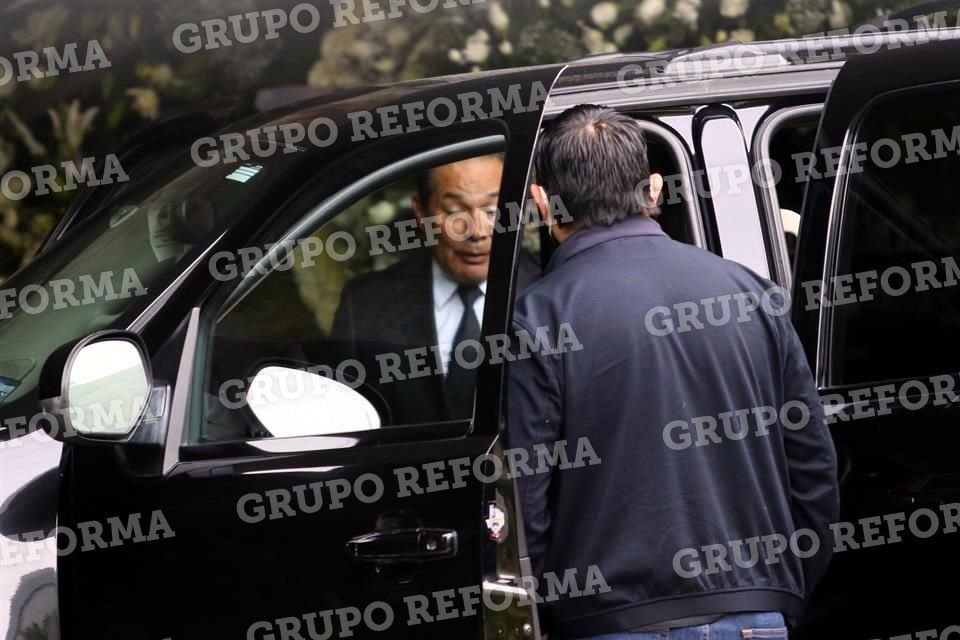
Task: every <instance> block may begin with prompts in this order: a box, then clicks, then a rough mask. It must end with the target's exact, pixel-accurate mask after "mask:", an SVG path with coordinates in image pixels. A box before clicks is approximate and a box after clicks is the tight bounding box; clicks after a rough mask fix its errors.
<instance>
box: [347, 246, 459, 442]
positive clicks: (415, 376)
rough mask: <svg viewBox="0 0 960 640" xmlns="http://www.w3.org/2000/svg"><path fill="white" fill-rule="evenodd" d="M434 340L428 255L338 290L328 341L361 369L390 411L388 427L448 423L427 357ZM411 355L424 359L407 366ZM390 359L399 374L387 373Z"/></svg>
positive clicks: (437, 376) (437, 377) (439, 383)
mask: <svg viewBox="0 0 960 640" xmlns="http://www.w3.org/2000/svg"><path fill="white" fill-rule="evenodd" d="M436 336H437V331H436V328H435V327H434V321H433V283H432V278H431V274H430V256H429V254H423V255H417V256H416V257H413V258H408V259H406V260H404V261H402V262H399V263H397V264H395V265H393V266H391V267H389V268H387V269H384V270H383V271H374V272H371V273H365V274H363V275H360V276H357V277H356V278H354V279H353V280H350V281H349V282H348V283H347V284H346V286H345V287H344V288H343V293H342V294H341V296H340V306H339V308H338V309H337V315H336V317H335V318H334V321H333V338H334V340H335V341H337V343H339V344H340V345H341V346H342V348H343V349H344V352H343V354H342V355H343V356H345V357H346V358H354V359H356V360H359V361H360V363H361V364H362V365H363V366H364V370H365V371H366V383H367V384H369V385H371V386H372V387H373V388H374V389H376V390H377V391H378V392H379V393H380V395H382V396H383V398H384V400H385V401H386V404H387V405H388V406H389V408H390V416H389V419H388V420H389V423H390V424H411V423H420V422H438V421H441V420H449V412H448V411H447V406H446V404H447V403H446V398H445V396H444V391H443V372H442V369H441V368H440V367H439V366H438V363H437V362H436V358H435V356H434V355H433V352H431V351H430V346H431V345H435V344H436V343H437V337H436ZM414 349H421V350H424V354H425V355H424V357H420V358H418V359H415V361H414V364H413V365H412V366H411V362H410V357H408V355H409V354H410V352H411V350H414ZM378 356H379V359H378ZM395 358H399V361H400V364H399V366H398V367H397V369H399V373H398V372H397V369H394V368H391V367H390V364H392V362H393V361H394V359H395ZM424 358H425V359H426V363H425V364H424V362H423V360H424ZM384 362H386V364H384ZM424 373H426V375H423V374H424ZM387 423H388V422H386V421H385V423H384V424H387Z"/></svg>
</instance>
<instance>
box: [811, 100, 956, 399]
mask: <svg viewBox="0 0 960 640" xmlns="http://www.w3.org/2000/svg"><path fill="white" fill-rule="evenodd" d="M958 122H960V91H958V90H957V89H950V90H948V91H944V90H942V89H941V90H938V91H936V92H923V93H920V92H911V93H898V94H896V95H894V96H892V97H888V98H886V99H883V100H882V101H880V102H878V103H876V104H875V106H872V107H871V108H869V109H868V110H867V112H866V114H865V116H864V118H863V120H862V124H861V125H860V127H859V130H858V131H857V134H856V138H855V145H857V146H859V150H858V151H859V153H858V155H859V156H861V157H862V158H863V159H862V161H861V162H859V163H856V164H854V165H851V170H850V175H849V178H848V188H847V191H846V195H845V198H844V205H843V210H842V229H841V236H840V243H839V247H838V253H837V265H836V271H835V273H834V274H833V281H834V283H835V285H836V287H837V291H836V292H835V294H834V295H832V296H831V298H829V299H828V304H830V310H831V311H832V323H833V324H832V327H833V335H832V341H831V342H832V345H833V348H832V356H831V365H832V367H831V373H832V381H833V382H834V383H836V384H853V383H860V382H863V381H868V380H887V379H896V378H904V377H912V376H925V375H932V374H938V373H947V372H956V371H957V364H956V363H957V361H958V359H960V342H958V341H957V339H956V337H957V335H958V334H960V286H957V285H958V276H960V272H958V270H957V259H958V258H960V255H958V254H960V215H958V203H957V187H956V184H957V177H958V176H960V157H958V151H960V125H957V123H958ZM857 165H859V166H860V167H862V169H858V168H857Z"/></svg>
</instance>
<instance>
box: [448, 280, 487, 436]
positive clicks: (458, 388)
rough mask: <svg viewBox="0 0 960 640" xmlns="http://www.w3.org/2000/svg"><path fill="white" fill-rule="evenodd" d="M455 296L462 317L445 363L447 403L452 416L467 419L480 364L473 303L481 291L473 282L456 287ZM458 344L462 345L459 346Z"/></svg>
mask: <svg viewBox="0 0 960 640" xmlns="http://www.w3.org/2000/svg"><path fill="white" fill-rule="evenodd" d="M457 295H458V296H460V300H461V301H462V302H463V317H462V318H461V319H460V326H459V327H457V334H456V335H455V336H454V337H453V345H452V348H451V350H450V363H449V364H448V365H447V380H446V387H447V406H448V407H450V417H451V418H469V417H470V416H471V415H472V413H473V388H474V385H475V384H476V380H477V368H478V366H479V363H478V362H477V358H478V357H479V352H478V349H477V347H478V346H479V342H480V322H479V321H478V320H477V314H476V313H474V311H473V303H474V302H476V301H477V298H479V297H480V296H481V295H483V294H482V292H481V291H480V287H478V286H477V285H475V284H462V285H460V286H459V287H458V288H457ZM474 341H475V342H474ZM458 345H462V346H460V347H459V349H458ZM458 352H459V353H460V357H459V358H458V357H457V353H458ZM458 360H459V362H458ZM461 363H463V364H466V365H467V366H466V367H464V366H463V365H462V364H461ZM470 367H472V368H470Z"/></svg>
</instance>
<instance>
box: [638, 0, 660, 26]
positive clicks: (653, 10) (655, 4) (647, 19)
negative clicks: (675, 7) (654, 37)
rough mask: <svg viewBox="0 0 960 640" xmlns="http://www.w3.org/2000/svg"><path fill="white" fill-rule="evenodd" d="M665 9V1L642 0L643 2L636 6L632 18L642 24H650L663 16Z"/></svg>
mask: <svg viewBox="0 0 960 640" xmlns="http://www.w3.org/2000/svg"><path fill="white" fill-rule="evenodd" d="M666 8H667V3H666V0H643V2H641V3H640V4H638V5H637V9H636V11H634V12H633V17H635V18H636V19H637V20H639V21H640V22H642V23H643V24H650V23H651V22H653V21H654V20H656V19H657V18H659V17H660V16H661V15H663V12H664V10H665V9H666Z"/></svg>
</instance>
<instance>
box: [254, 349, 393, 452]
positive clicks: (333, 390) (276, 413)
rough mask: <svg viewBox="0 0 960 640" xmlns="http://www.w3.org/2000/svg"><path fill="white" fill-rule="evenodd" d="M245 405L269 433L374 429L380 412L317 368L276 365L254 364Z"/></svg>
mask: <svg viewBox="0 0 960 640" xmlns="http://www.w3.org/2000/svg"><path fill="white" fill-rule="evenodd" d="M246 403H247V406H249V407H250V410H251V411H252V412H253V415H254V416H256V418H257V420H259V421H260V424H261V425H263V428H264V429H265V430H266V431H268V432H269V433H270V435H271V436H273V437H275V438H289V437H293V436H319V435H328V434H331V433H347V432H350V431H367V430H370V429H379V428H380V426H381V423H380V414H379V413H377V409H376V408H375V407H374V405H373V404H372V403H371V402H370V401H369V400H367V399H366V398H365V397H363V395H361V394H360V393H358V392H357V391H355V390H354V389H352V388H350V387H349V386H347V385H345V384H343V383H342V382H338V381H337V380H332V379H330V378H327V377H324V376H321V375H319V374H317V373H312V372H310V371H304V370H303V369H295V368H290V367H285V366H279V365H269V366H266V367H263V368H262V369H260V370H259V371H258V372H257V374H256V375H255V376H254V377H253V379H252V380H251V382H250V387H249V389H248V391H247V397H246Z"/></svg>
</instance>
